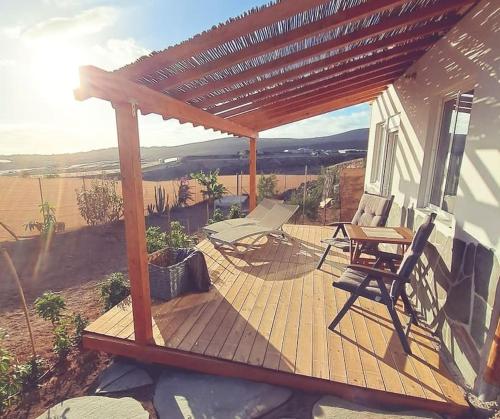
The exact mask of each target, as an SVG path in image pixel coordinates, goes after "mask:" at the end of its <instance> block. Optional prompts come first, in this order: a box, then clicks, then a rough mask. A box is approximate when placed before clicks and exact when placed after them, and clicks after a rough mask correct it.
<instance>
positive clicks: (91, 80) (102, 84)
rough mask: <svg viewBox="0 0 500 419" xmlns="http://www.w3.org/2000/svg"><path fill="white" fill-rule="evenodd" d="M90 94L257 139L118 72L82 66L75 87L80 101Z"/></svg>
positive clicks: (251, 132)
mask: <svg viewBox="0 0 500 419" xmlns="http://www.w3.org/2000/svg"><path fill="white" fill-rule="evenodd" d="M90 97H96V98H99V99H103V100H107V101H109V102H112V103H131V104H133V105H134V106H136V107H137V108H139V109H140V110H141V112H143V113H156V114H158V115H162V116H163V117H164V118H176V119H178V120H180V121H181V122H191V123H193V125H201V126H203V127H205V128H212V129H214V130H218V131H222V132H227V133H229V134H232V135H236V136H239V137H247V138H255V137H256V136H257V132H255V130H253V129H251V128H248V127H245V126H243V125H239V124H237V123H235V122H233V121H230V120H227V119H224V118H220V117H218V116H216V115H212V114H211V113H209V112H206V111H204V110H202V109H199V108H197V107H195V106H192V105H190V104H188V103H184V102H182V101H180V100H178V99H174V98H172V97H169V96H167V95H165V94H163V93H159V92H156V91H155V90H152V89H150V88H148V87H146V86H143V85H140V84H137V83H134V82H131V81H130V80H127V79H124V78H123V77H120V76H119V75H118V74H115V73H109V72H107V71H104V70H102V69H100V68H97V67H93V66H84V67H81V68H80V88H79V89H77V90H75V98H76V99H77V100H85V99H88V98H90Z"/></svg>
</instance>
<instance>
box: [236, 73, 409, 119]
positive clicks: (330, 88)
mask: <svg viewBox="0 0 500 419" xmlns="http://www.w3.org/2000/svg"><path fill="white" fill-rule="evenodd" d="M403 72H404V67H402V66H396V67H393V68H391V69H389V70H381V71H379V72H375V73H372V74H370V75H367V76H363V75H361V76H358V77H356V78H355V79H352V80H348V81H345V82H343V83H341V82H339V83H335V82H332V83H328V84H324V85H323V86H321V87H320V88H318V89H316V90H307V89H305V90H303V91H301V92H298V93H297V95H295V96H288V95H286V96H283V97H281V98H280V99H279V100H276V101H274V102H271V103H269V104H267V105H265V106H262V107H260V108H255V109H252V110H250V111H248V112H246V113H240V114H237V115H235V116H232V117H231V119H232V120H235V121H238V122H239V123H242V121H245V120H247V117H248V116H249V115H251V114H252V113H256V112H259V111H264V112H266V111H269V110H272V109H276V108H279V107H282V106H283V105H285V104H287V103H293V104H294V105H298V104H299V103H302V102H304V101H310V100H314V99H316V98H317V96H323V95H325V94H326V95H334V94H344V93H346V94H348V93H349V91H350V89H353V88H363V87H365V86H369V85H371V84H373V83H374V82H378V81H380V80H383V81H385V82H392V81H394V80H395V79H396V78H397V77H398V76H399V75H400V74H402V73H403ZM310 103H313V102H310Z"/></svg>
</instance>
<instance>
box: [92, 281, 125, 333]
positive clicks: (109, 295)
mask: <svg viewBox="0 0 500 419" xmlns="http://www.w3.org/2000/svg"><path fill="white" fill-rule="evenodd" d="M100 291H101V301H102V302H103V304H104V310H105V311H107V310H109V309H111V308H112V307H114V306H115V305H117V304H118V303H120V302H122V301H123V299H124V298H126V297H128V296H129V295H130V285H129V283H128V281H127V279H126V277H125V275H124V274H122V273H121V272H114V273H112V274H111V275H109V276H108V278H106V280H105V281H103V282H102V283H101V285H100ZM84 327H85V326H84Z"/></svg>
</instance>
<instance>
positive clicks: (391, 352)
mask: <svg viewBox="0 0 500 419" xmlns="http://www.w3.org/2000/svg"><path fill="white" fill-rule="evenodd" d="M285 229H286V231H287V232H288V233H289V234H291V236H292V237H294V240H293V243H290V242H282V241H280V240H278V239H269V240H267V239H263V240H262V245H261V246H260V247H259V248H258V249H255V250H251V251H249V252H247V253H246V254H245V255H244V256H234V255H230V254H229V253H221V252H219V251H218V250H216V249H214V247H213V246H212V245H211V244H210V243H209V242H208V241H203V242H202V243H200V245H199V248H200V249H201V250H202V251H203V252H204V253H205V255H206V260H207V264H208V265H209V270H210V275H211V278H212V281H213V283H214V287H213V289H212V290H211V291H210V292H208V293H203V294H190V295H186V296H183V297H181V298H178V299H175V300H173V301H169V302H167V303H158V304H154V306H153V328H154V340H155V345H150V346H147V347H144V346H140V345H137V344H135V342H134V328H133V323H132V311H131V307H130V304H129V303H128V302H124V303H122V304H121V305H119V306H117V307H115V308H113V309H112V310H110V311H108V312H106V313H105V314H104V315H103V316H101V317H100V318H99V319H97V320H96V321H95V322H93V323H92V324H90V325H89V326H88V327H87V329H86V331H85V332H84V345H85V346H86V347H87V348H91V349H97V350H102V351H105V352H109V353H113V354H117V355H124V356H129V357H133V358H137V359H140V360H143V361H147V362H157V363H161V364H167V365H174V366H179V367H183V368H188V369H192V370H197V371H202V372H207V373H212V374H219V375H227V376H235V377H243V378H247V379H254V380H259V381H265V382H269V383H272V384H281V385H287V386H291V387H296V388H301V389H305V390H308V391H318V392H324V393H331V394H336V395H339V396H341V397H345V398H349V399H356V400H362V401H363V400H364V401H366V402H374V403H377V404H381V405H383V404H389V405H391V406H395V405H398V406H402V407H415V408H425V409H429V410H435V411H438V412H447V413H451V414H459V413H461V412H463V411H464V410H465V409H467V403H466V401H465V400H464V396H463V391H462V389H461V388H460V387H459V386H458V385H457V384H455V382H454V381H453V379H452V378H451V377H452V376H451V374H450V373H449V371H448V369H447V368H446V366H445V364H444V362H443V360H442V359H441V357H440V354H439V352H438V350H437V349H436V340H435V338H433V337H432V335H431V334H430V332H429V331H428V330H426V329H425V328H422V327H413V328H412V332H411V335H410V345H411V348H412V351H413V355H411V356H408V355H406V354H405V353H404V351H403V349H402V347H401V344H400V342H399V339H398V337H397V334H396V333H395V332H394V330H393V328H392V324H391V322H390V320H389V317H388V313H387V312H386V310H385V307H384V306H382V305H380V304H376V303H373V302H372V301H369V300H366V299H360V300H358V301H359V302H358V303H357V304H356V306H355V307H354V309H353V310H351V311H350V312H349V313H348V314H347V315H346V317H344V319H343V320H342V321H341V323H340V325H339V327H338V330H337V331H336V332H331V331H329V330H328V329H327V326H328V324H329V323H330V321H331V320H332V319H333V317H334V316H335V313H336V312H337V310H338V309H339V308H340V307H341V306H342V304H343V303H344V301H345V300H346V298H347V293H345V292H343V291H341V290H337V289H334V288H333V287H332V286H331V283H332V281H333V280H334V279H335V277H336V276H338V275H339V274H340V272H341V269H342V268H341V266H339V263H345V262H346V260H347V259H346V257H345V256H344V255H339V254H332V255H331V256H330V257H329V259H327V261H326V262H325V264H324V265H323V270H321V271H319V270H316V269H315V264H316V263H317V261H318V258H319V256H320V254H321V252H322V250H323V248H322V246H320V245H319V243H320V239H321V238H324V237H328V236H329V235H330V234H331V229H330V228H325V227H315V226H299V225H288V226H286V227H285ZM400 313H401V316H402V317H404V319H403V322H404V324H405V323H406V322H407V318H406V316H405V315H404V314H403V313H402V310H400Z"/></svg>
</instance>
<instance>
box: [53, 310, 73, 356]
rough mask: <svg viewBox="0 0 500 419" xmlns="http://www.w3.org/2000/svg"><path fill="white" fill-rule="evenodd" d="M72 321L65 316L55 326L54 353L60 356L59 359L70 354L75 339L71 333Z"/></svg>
mask: <svg viewBox="0 0 500 419" xmlns="http://www.w3.org/2000/svg"><path fill="white" fill-rule="evenodd" d="M70 325H71V321H70V319H68V318H65V319H64V320H62V321H59V322H58V323H57V325H56V326H55V327H54V330H53V333H54V346H53V350H54V353H55V354H56V355H57V356H58V357H59V359H63V358H65V357H66V355H68V353H69V351H70V349H71V346H72V344H73V340H72V338H71V335H70V331H69V328H70Z"/></svg>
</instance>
